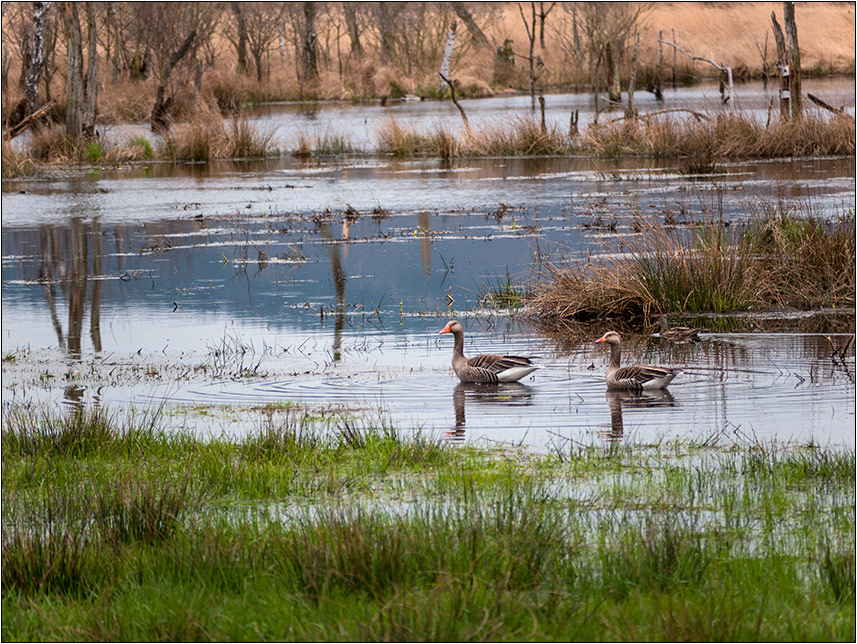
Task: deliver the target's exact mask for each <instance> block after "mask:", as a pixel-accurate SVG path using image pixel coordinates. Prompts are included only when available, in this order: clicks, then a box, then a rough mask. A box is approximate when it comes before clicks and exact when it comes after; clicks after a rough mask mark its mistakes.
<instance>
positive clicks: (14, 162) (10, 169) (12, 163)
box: [2, 139, 36, 179]
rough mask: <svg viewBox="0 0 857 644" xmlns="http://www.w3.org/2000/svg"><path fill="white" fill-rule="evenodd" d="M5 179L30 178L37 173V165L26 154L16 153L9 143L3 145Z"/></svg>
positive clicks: (4, 141)
mask: <svg viewBox="0 0 857 644" xmlns="http://www.w3.org/2000/svg"><path fill="white" fill-rule="evenodd" d="M2 146H3V147H2V154H3V156H2V166H3V178H4V179H13V178H16V177H30V176H32V175H34V174H35V173H36V164H35V163H34V162H33V159H32V158H31V157H30V156H29V155H28V154H26V153H23V152H16V151H15V150H14V149H13V148H12V144H11V143H10V142H9V141H6V140H5V139H4V140H3V143H2Z"/></svg>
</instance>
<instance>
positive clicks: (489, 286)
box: [479, 268, 531, 309]
mask: <svg viewBox="0 0 857 644" xmlns="http://www.w3.org/2000/svg"><path fill="white" fill-rule="evenodd" d="M479 292H480V297H479V304H480V305H481V306H485V307H490V308H500V309H520V308H521V307H523V306H524V305H525V304H526V303H527V300H528V299H529V297H531V291H530V290H529V289H528V288H527V286H526V285H523V284H521V283H519V282H515V281H513V280H512V276H511V275H510V274H509V269H508V268H507V269H506V275H505V277H500V276H499V275H495V276H494V277H493V278H490V277H489V278H488V279H487V280H486V281H485V282H484V283H483V284H482V285H481V286H480V287H479Z"/></svg>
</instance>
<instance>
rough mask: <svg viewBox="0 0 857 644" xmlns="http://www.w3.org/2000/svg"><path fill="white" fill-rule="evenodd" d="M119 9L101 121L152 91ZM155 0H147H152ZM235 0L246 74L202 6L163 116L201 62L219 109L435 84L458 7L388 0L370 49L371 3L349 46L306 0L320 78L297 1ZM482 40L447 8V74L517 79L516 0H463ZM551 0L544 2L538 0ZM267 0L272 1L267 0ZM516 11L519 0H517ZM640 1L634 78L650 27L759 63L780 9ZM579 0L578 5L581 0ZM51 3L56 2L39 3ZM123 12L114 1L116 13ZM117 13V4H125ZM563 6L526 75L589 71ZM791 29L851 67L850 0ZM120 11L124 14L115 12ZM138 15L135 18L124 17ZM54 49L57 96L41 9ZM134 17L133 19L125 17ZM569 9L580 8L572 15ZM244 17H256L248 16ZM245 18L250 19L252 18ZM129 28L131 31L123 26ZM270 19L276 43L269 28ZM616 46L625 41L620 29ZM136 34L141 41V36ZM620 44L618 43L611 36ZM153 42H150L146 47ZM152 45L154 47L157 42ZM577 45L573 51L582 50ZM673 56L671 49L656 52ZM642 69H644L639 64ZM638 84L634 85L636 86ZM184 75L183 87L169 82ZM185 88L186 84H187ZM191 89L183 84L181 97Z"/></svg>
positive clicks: (149, 97) (511, 85)
mask: <svg viewBox="0 0 857 644" xmlns="http://www.w3.org/2000/svg"><path fill="white" fill-rule="evenodd" d="M113 4H114V5H115V6H116V7H117V8H118V16H119V18H120V21H123V20H124V21H125V22H122V30H123V31H122V34H123V38H127V39H130V38H132V36H133V37H136V38H137V39H138V40H139V42H137V41H134V42H133V43H131V44H129V45H128V47H127V48H128V52H129V53H128V56H130V55H131V54H134V55H135V56H137V58H129V59H128V61H124V62H122V69H121V72H120V73H118V75H115V78H114V72H113V65H112V63H111V62H110V60H108V59H107V56H106V54H107V51H108V50H107V47H108V46H109V47H112V49H111V50H110V51H111V52H112V53H111V56H115V55H116V45H115V42H113V43H112V44H111V40H110V36H109V35H108V34H107V33H105V31H106V26H105V25H106V24H107V23H108V14H107V9H106V8H105V7H103V6H99V8H98V10H97V11H98V13H97V15H96V17H97V25H98V29H99V81H100V83H99V84H100V87H101V89H100V92H99V94H100V95H99V105H98V112H99V120H100V121H101V122H117V121H127V120H137V121H139V120H146V119H148V118H149V116H150V114H151V110H152V105H153V102H154V95H155V86H156V84H157V76H158V73H157V69H155V68H154V67H155V65H156V62H157V61H153V62H152V63H151V66H150V69H149V70H148V71H146V73H145V74H144V75H142V76H141V75H140V74H139V73H137V74H134V73H132V70H131V69H129V65H132V61H137V62H139V59H140V56H142V52H143V51H148V49H147V48H151V47H150V45H146V44H145V42H144V41H143V40H141V39H143V38H148V39H151V38H154V39H155V40H157V38H158V35H157V34H147V33H146V32H145V27H146V25H145V24H144V25H142V26H143V28H144V29H143V30H142V34H143V35H139V34H138V35H137V36H134V34H137V33H138V32H139V31H140V29H139V24H138V23H139V21H140V20H141V18H140V17H139V11H140V10H137V13H136V14H134V13H133V12H130V11H129V10H127V4H128V3H121V2H120V3H113ZM155 4H157V3H155ZM245 4H246V7H245V11H247V12H250V11H251V9H252V11H254V12H256V13H257V14H258V15H259V16H261V17H264V19H265V20H266V21H267V22H262V21H261V20H262V18H261V17H260V18H259V19H258V20H257V21H256V22H254V23H252V24H249V25H248V29H249V30H250V32H251V36H258V34H262V36H264V37H261V36H258V37H260V38H262V41H263V42H262V44H261V45H260V48H261V49H260V51H261V56H260V57H259V68H258V69H256V62H255V59H254V58H253V57H252V56H248V62H247V70H246V73H244V74H240V73H237V72H238V70H237V69H236V46H235V33H234V32H235V19H234V16H233V15H232V12H231V11H230V10H229V6H228V5H227V4H226V3H224V4H222V5H211V7H210V12H211V17H210V20H211V21H212V22H213V25H214V27H213V29H211V30H210V36H206V40H205V41H199V42H198V44H197V45H196V47H195V50H194V52H193V54H192V56H191V57H190V58H188V59H186V60H183V61H182V62H181V63H180V64H179V66H178V67H177V69H176V72H175V79H174V80H173V81H172V82H171V92H172V95H173V97H174V103H173V116H174V118H176V119H178V120H182V119H185V118H187V117H188V116H189V115H190V114H193V113H194V112H193V105H194V104H195V98H196V97H195V95H193V94H195V90H193V89H192V88H193V87H194V86H195V84H196V81H195V76H196V74H197V73H199V72H200V71H201V72H202V75H201V78H200V85H199V86H200V93H201V94H202V96H203V98H204V99H205V100H207V101H210V102H212V104H216V105H217V106H218V107H219V108H220V109H221V110H223V111H229V110H232V109H234V108H236V107H237V106H239V105H240V104H242V103H244V102H246V101H254V102H259V101H268V100H291V99H312V98H322V99H345V100H367V99H374V98H378V97H381V96H392V97H395V96H400V95H403V94H406V93H414V94H422V95H427V96H434V95H435V94H437V92H438V79H437V70H438V68H439V66H440V59H441V57H442V52H443V47H444V44H445V41H446V34H447V29H448V27H449V24H450V23H451V22H452V20H454V19H456V16H455V14H454V13H453V11H452V8H451V4H449V3H408V4H404V3H403V4H402V6H401V7H399V8H398V9H397V11H399V13H397V14H396V15H395V19H394V24H393V28H392V29H393V30H392V32H391V35H390V43H389V44H388V49H389V51H388V53H387V54H386V55H382V53H381V51H380V30H379V24H378V20H379V19H378V16H377V15H376V12H377V9H376V8H374V7H371V6H368V5H365V6H364V5H359V6H358V5H357V3H353V4H354V5H355V6H356V10H357V12H358V13H357V18H358V25H359V27H360V29H361V36H360V37H361V51H360V52H352V51H351V49H352V43H351V41H350V39H349V36H348V32H347V30H346V29H345V23H344V19H343V15H344V14H343V11H344V6H345V5H346V4H348V3H318V7H319V9H318V11H317V14H318V18H317V33H318V47H319V50H318V51H319V55H318V60H319V79H318V81H317V82H309V81H306V82H305V80H304V79H302V70H301V51H300V45H301V32H300V29H301V6H302V5H303V3H275V4H272V5H268V6H267V7H265V6H264V5H262V3H245ZM464 4H465V5H467V7H468V9H469V10H470V11H471V13H472V14H473V17H474V19H475V20H476V22H477V24H478V25H479V26H480V27H481V29H482V30H483V31H484V33H485V35H486V37H487V39H488V47H479V46H477V44H476V43H475V42H474V40H473V38H472V36H471V34H469V33H468V31H467V29H465V28H464V26H463V25H462V24H461V21H460V20H459V21H458V25H459V27H458V37H457V40H456V48H455V54H454V57H453V61H452V72H453V74H454V76H455V78H456V79H457V80H458V81H459V83H460V86H459V93H460V94H461V95H462V96H487V95H490V94H492V93H497V92H502V91H504V90H507V89H511V90H516V91H525V90H526V88H527V86H528V75H527V73H526V71H525V67H526V61H525V59H524V58H523V56H526V55H527V52H528V44H529V41H528V38H527V35H526V30H525V26H524V22H523V20H522V17H521V13H520V10H519V8H518V4H517V3H487V4H482V3H464ZM545 4H549V3H545ZM275 5H276V6H275ZM522 5H523V7H524V8H525V14H527V11H528V9H529V5H530V3H522ZM629 6H633V7H638V8H640V9H641V11H640V16H639V18H638V21H637V24H638V28H639V32H640V36H641V45H640V46H641V50H640V58H639V64H640V67H641V78H643V77H645V76H646V74H648V73H650V71H651V69H652V68H653V67H654V65H655V61H656V56H657V44H656V43H657V34H658V30H660V29H663V30H664V33H665V38H666V37H670V38H671V37H672V30H673V29H675V38H676V40H677V41H678V42H679V44H681V45H682V46H684V47H686V48H688V49H689V50H691V51H695V52H698V53H700V54H701V55H706V56H708V55H713V56H714V58H715V59H717V60H718V61H720V62H722V63H725V64H730V65H732V66H733V67H735V68H736V71H741V70H743V72H744V73H747V74H752V75H756V76H758V75H759V73H760V71H761V65H762V60H761V57H760V55H759V52H758V51H757V49H756V41H759V42H760V43H764V42H765V38H766V34H767V35H768V36H769V37H768V62H769V63H770V62H771V61H772V60H773V51H774V49H775V48H774V44H773V38H772V37H770V32H771V27H770V14H771V11H775V12H777V14H778V16H780V17H781V14H782V5H781V3H747V2H742V3H725V2H724V3H696V2H694V3H642V4H641V3H634V4H632V5H629ZM588 10H589V9H587V8H586V7H583V8H579V9H577V11H578V12H583V11H588ZM51 11H52V12H55V9H52V10H51ZM31 12H32V9H31V3H15V2H12V3H4V11H3V35H4V45H5V55H4V63H3V89H4V91H3V95H4V100H3V115H4V120H5V119H9V118H10V117H11V116H12V114H13V112H14V111H15V109H16V106H17V104H18V102H19V101H20V99H21V97H22V95H23V90H22V87H21V83H20V80H19V79H20V77H21V60H22V56H23V50H24V48H25V46H24V43H25V41H27V40H28V38H29V34H30V31H29V30H30V29H31V27H30V22H31V20H32V17H31V15H30V14H31ZM123 12H125V13H123ZM126 13H127V16H125V14H126ZM573 13H574V9H573V6H572V5H567V4H563V3H559V4H557V5H556V6H554V7H553V9H551V11H550V13H549V14H548V16H547V18H546V20H545V29H544V46H543V47H542V43H541V38H540V37H539V38H536V41H535V52H534V53H535V55H537V56H541V58H542V59H543V60H544V62H545V71H544V73H543V74H542V75H541V76H540V77H539V81H538V85H539V86H540V87H543V88H550V87H570V86H577V87H585V86H587V85H588V84H589V83H590V81H591V78H590V71H589V70H588V69H587V65H589V64H590V62H591V61H588V58H587V56H588V54H586V52H584V53H583V54H581V51H580V50H577V51H576V50H575V44H574V19H575V17H574V15H573ZM796 15H797V22H798V28H799V30H800V45H801V57H802V63H803V66H804V68H805V71H807V72H808V71H811V70H816V71H818V72H837V71H838V72H844V71H845V72H848V71H853V69H854V47H855V39H854V5H853V4H850V3H797V9H796ZM123 16H125V17H124V18H123ZM135 16H136V18H135ZM51 20H52V21H53V22H51V23H50V24H51V25H53V26H52V29H53V32H51V34H52V38H53V41H52V42H53V48H52V49H51V51H50V54H49V58H48V64H47V67H46V73H47V75H48V76H49V77H50V83H49V85H46V84H45V83H44V82H43V87H42V90H41V91H40V94H41V97H42V98H47V97H48V96H50V97H53V98H57V99H59V100H60V102H62V101H63V100H64V97H63V93H64V90H63V83H64V66H65V44H64V43H65V34H64V32H63V30H62V29H61V28H60V26H59V19H58V17H57V16H56V15H53V14H51ZM134 20H137V23H135V22H134ZM577 20H578V21H580V20H581V17H580V15H578V16H577ZM254 25H255V27H254ZM254 28H255V30H256V31H255V32H254V31H253V29H254ZM134 29H137V30H138V31H134ZM279 29H282V33H283V40H282V48H281V47H280V43H279V40H278V30H279ZM623 37H624V38H625V39H626V41H625V44H624V48H627V46H628V44H627V38H630V35H629V34H627V35H625V36H623ZM506 39H508V40H510V41H511V43H512V48H513V50H514V53H515V55H516V58H515V67H516V70H515V72H514V73H512V74H510V75H508V76H507V77H506V78H505V79H504V80H503V81H502V82H500V81H499V80H498V78H497V77H496V76H495V74H494V54H495V51H496V49H497V47H499V46H500V45H502V44H503V42H504V41H505V40H506ZM147 42H148V41H147ZM620 49H623V48H620ZM153 51H157V48H156V47H155V49H153ZM162 56H163V54H162ZM581 56H582V57H581ZM620 58H621V68H620V70H621V74H622V76H623V77H627V74H628V71H629V65H630V61H629V56H628V55H627V52H624V51H620ZM682 58H683V57H682V56H680V55H679V58H678V64H679V67H680V73H679V77H680V80H686V76H687V74H692V75H694V76H696V77H700V76H708V77H710V76H711V75H712V74H711V69H710V68H709V67H707V66H705V65H704V64H696V65H695V66H694V65H692V64H690V63H688V62H687V61H685V60H682ZM666 65H667V67H671V65H672V59H671V55H669V52H668V55H667V56H666ZM646 70H649V71H646ZM667 75H669V74H667ZM638 86H639V85H638ZM181 88H184V90H185V91H180V89H181ZM188 88H190V89H188ZM191 95H193V96H191Z"/></svg>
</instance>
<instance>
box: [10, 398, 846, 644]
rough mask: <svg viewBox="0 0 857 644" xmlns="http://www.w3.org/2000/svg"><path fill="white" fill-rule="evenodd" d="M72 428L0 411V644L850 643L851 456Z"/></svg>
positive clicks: (282, 424)
mask: <svg viewBox="0 0 857 644" xmlns="http://www.w3.org/2000/svg"><path fill="white" fill-rule="evenodd" d="M99 414H100V416H99ZM76 415H78V414H77V412H73V414H72V419H71V421H66V420H65V419H64V417H63V416H60V415H59V414H50V413H45V412H40V411H38V410H15V411H11V410H7V411H6V416H4V419H3V420H4V423H3V432H4V433H3V440H2V444H0V448H2V459H3V469H2V476H3V486H2V494H3V516H2V525H3V542H2V590H3V617H2V632H3V637H4V639H8V640H10V641H12V640H16V641H17V640H38V641H42V640H68V639H86V640H87V641H91V640H94V641H99V640H107V641H126V640H134V641H149V640H158V641H161V640H164V641H166V640H176V639H181V640H183V641H185V640H191V639H206V640H241V641H245V640H254V641H256V640H274V639H275V640H287V639H288V640H300V641H315V640H323V641H329V640H338V641H339V640H361V641H386V640H397V641H400V640H408V641H416V640H443V641H462V640H467V641H470V640H474V639H480V640H491V641H494V640H516V641H517V640H525V639H526V640H547V641H557V640H561V641H570V640H574V641H576V640H587V641H600V640H606V639H610V640H623V639H633V640H665V639H670V640H682V641H684V640H688V641H704V640H712V639H717V640H752V641H762V640H772V639H777V640H779V639H801V640H816V639H826V640H834V641H840V640H849V639H853V635H854V614H853V605H852V604H853V586H854V565H853V543H854V541H853V534H854V511H853V505H854V470H855V466H854V452H853V450H835V449H831V448H818V447H806V446H795V447H792V448H788V449H784V446H782V445H766V444H762V443H751V444H749V445H748V444H737V443H736V444H734V445H733V444H725V445H717V444H715V443H716V441H710V440H707V439H706V440H691V441H688V442H686V443H682V444H675V446H674V448H673V447H670V445H672V444H673V441H669V442H668V443H664V444H661V445H646V446H643V445H636V444H633V443H625V444H623V445H621V446H619V448H618V449H615V450H610V451H609V452H607V453H605V451H604V450H603V449H602V448H601V447H599V446H590V447H577V446H571V447H567V448H558V449H557V451H556V453H555V454H552V455H535V454H528V453H525V452H510V451H508V450H504V451H502V452H496V451H491V452H487V451H485V452H483V451H479V450H474V449H472V448H468V447H466V446H460V447H455V448H453V447H450V446H446V445H443V444H441V443H438V442H437V441H428V440H422V439H418V440H416V441H411V440H410V439H407V438H404V437H403V435H402V432H400V431H399V430H397V429H396V428H392V427H384V426H382V427H377V425H375V424H363V423H362V422H355V421H354V420H353V419H349V418H347V417H342V416H340V417H336V418H334V419H332V420H331V419H328V420H330V422H329V423H328V424H326V425H324V426H323V427H322V428H321V429H322V430H324V431H321V432H320V431H318V429H319V428H318V427H317V426H316V425H314V423H315V421H314V420H313V419H312V418H311V417H310V416H308V415H306V414H305V413H304V412H302V411H301V410H300V409H298V408H297V407H287V408H282V409H273V408H272V409H271V410H270V414H269V418H268V419H267V421H266V422H265V424H264V425H263V426H262V427H260V428H259V430H258V431H256V432H251V434H250V435H248V436H247V437H245V438H242V439H239V440H238V441H235V442H231V441H226V440H222V439H212V440H206V441H201V440H196V439H193V438H191V437H189V436H182V435H171V434H166V433H164V432H162V431H160V430H159V429H157V427H156V426H152V425H151V424H150V423H149V419H146V420H145V421H144V422H142V423H138V422H130V421H129V422H128V423H119V422H117V421H116V420H115V419H114V418H113V416H111V415H110V414H106V413H103V412H97V413H96V412H81V413H80V414H79V417H78V418H74V416H76ZM105 420H106V422H104V421H105ZM69 423H71V425H72V426H75V425H76V426H77V428H76V429H74V430H73V435H78V434H83V435H85V436H86V437H87V438H86V440H84V441H83V443H85V444H86V449H80V448H79V447H75V445H79V444H80V443H81V441H79V440H78V441H75V440H69V438H68V437H67V436H66V434H67V433H68V429H67V427H68V425H69ZM33 424H36V425H39V426H38V427H32V425H33ZM327 430H332V431H327ZM730 435H731V434H730ZM676 443H678V442H676ZM688 453H692V454H693V458H691V459H688V458H686V456H687V454H688ZM283 481H285V482H286V483H283ZM309 481H312V482H314V485H307V484H306V482H309ZM302 482H303V483H302ZM819 486H822V487H819ZM820 490H821V493H819V492H820Z"/></svg>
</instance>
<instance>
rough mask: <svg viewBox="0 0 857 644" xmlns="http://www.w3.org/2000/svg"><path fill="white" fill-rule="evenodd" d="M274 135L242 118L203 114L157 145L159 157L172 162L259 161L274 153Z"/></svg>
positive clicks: (180, 125)
mask: <svg viewBox="0 0 857 644" xmlns="http://www.w3.org/2000/svg"><path fill="white" fill-rule="evenodd" d="M272 139H273V134H272V133H271V132H266V131H263V130H262V129H260V128H259V127H258V126H256V125H254V124H252V123H250V122H249V120H248V119H246V118H243V117H235V118H233V119H231V120H230V121H226V120H224V119H223V118H221V117H220V115H219V114H216V113H213V112H202V113H201V114H199V115H198V117H197V118H195V119H194V120H192V121H189V122H187V123H181V124H177V125H175V126H173V127H172V128H170V130H169V132H167V133H166V134H165V135H164V138H163V140H162V141H161V143H160V145H159V146H158V155H159V156H160V157H161V158H165V159H168V160H171V161H191V162H205V161H208V160H210V159H214V158H260V157H266V156H268V155H269V154H270V153H271V149H270V144H271V141H272Z"/></svg>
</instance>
